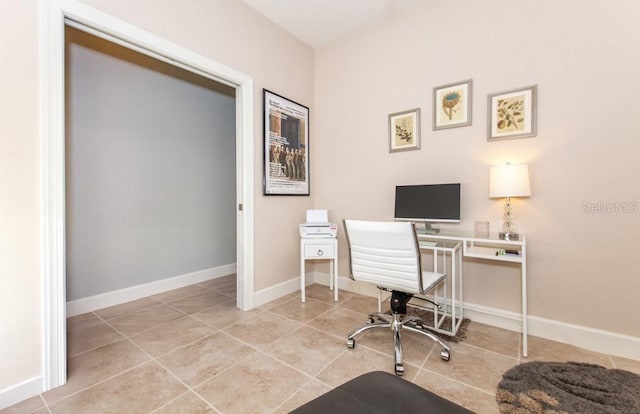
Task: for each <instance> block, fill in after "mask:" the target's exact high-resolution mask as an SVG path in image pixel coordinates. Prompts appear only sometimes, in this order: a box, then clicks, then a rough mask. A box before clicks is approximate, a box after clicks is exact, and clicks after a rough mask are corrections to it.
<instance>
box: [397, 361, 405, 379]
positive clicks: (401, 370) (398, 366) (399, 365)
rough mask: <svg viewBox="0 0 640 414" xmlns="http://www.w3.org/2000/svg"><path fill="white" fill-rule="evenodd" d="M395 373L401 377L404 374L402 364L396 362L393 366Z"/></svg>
mask: <svg viewBox="0 0 640 414" xmlns="http://www.w3.org/2000/svg"><path fill="white" fill-rule="evenodd" d="M395 372H396V375H397V376H399V377H401V376H403V375H404V366H403V365H402V364H396V367H395Z"/></svg>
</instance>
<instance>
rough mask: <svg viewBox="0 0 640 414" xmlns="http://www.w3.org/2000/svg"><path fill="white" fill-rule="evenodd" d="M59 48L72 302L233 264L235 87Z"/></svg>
mask: <svg viewBox="0 0 640 414" xmlns="http://www.w3.org/2000/svg"><path fill="white" fill-rule="evenodd" d="M66 40H67V48H66V59H67V61H66V62H67V63H66V64H67V82H66V87H67V94H66V96H67V130H66V131H67V134H66V148H67V155H66V160H65V165H66V169H67V181H66V196H67V202H66V213H67V220H66V224H67V233H66V236H67V237H66V247H67V249H66V251H67V261H66V264H67V300H68V301H70V300H76V299H80V298H86V297H89V296H93V295H97V294H100V293H106V292H111V291H114V290H118V289H123V288H126V287H131V286H136V285H141V284H146V283H149V282H152V281H157V280H160V279H165V278H168V277H172V276H178V275H183V274H187V273H192V272H195V271H200V270H205V269H210V268H213V267H218V266H223V265H229V264H234V263H235V262H236V252H235V246H236V226H235V224H236V223H235V214H236V213H235V209H236V189H235V181H236V180H235V176H236V174H235V172H236V171H235V169H236V164H235V159H236V154H235V145H236V136H235V123H236V119H235V99H234V96H235V90H234V89H233V88H230V87H227V86H224V85H221V84H219V83H217V82H214V81H212V80H209V79H205V78H198V77H197V76H194V75H192V74H190V73H188V72H186V71H183V70H180V69H177V68H175V67H173V66H170V65H168V64H165V63H161V62H158V61H156V60H154V59H151V58H148V57H146V56H143V55H140V54H138V53H136V52H133V51H129V50H127V49H125V48H123V47H121V46H117V45H114V44H113V43H109V42H107V41H105V40H102V39H99V38H96V37H94V36H91V35H88V34H85V33H83V32H81V31H79V30H76V29H72V28H67V32H66Z"/></svg>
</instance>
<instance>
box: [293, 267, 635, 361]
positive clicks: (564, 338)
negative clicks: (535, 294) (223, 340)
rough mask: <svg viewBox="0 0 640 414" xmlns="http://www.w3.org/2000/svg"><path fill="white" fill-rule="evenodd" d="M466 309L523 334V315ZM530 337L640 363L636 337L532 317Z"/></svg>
mask: <svg viewBox="0 0 640 414" xmlns="http://www.w3.org/2000/svg"><path fill="white" fill-rule="evenodd" d="M310 279H313V280H314V281H315V283H320V284H322V285H326V286H328V285H329V275H328V274H322V273H315V274H314V275H313V277H312V278H310ZM338 279H339V280H338V285H339V288H340V289H342V290H348V291H350V292H355V293H360V294H362V295H367V296H373V297H378V290H377V289H376V288H375V287H374V286H373V285H371V284H369V283H358V282H354V281H353V280H351V279H349V278H346V277H342V276H341V277H339V278H338ZM298 280H299V279H298ZM463 308H464V316H465V317H466V318H469V319H471V320H472V321H476V322H479V323H484V324H486V325H491V326H495V327H498V328H502V329H507V330H510V331H515V332H521V324H520V317H521V316H520V314H519V313H516V312H510V311H505V310H502V309H497V308H492V307H488V306H483V305H477V304H474V303H469V302H465V303H464V306H463ZM529 335H535V336H539V337H541V338H546V339H550V340H552V341H556V342H562V343H565V344H570V345H574V346H577V347H580V348H584V349H588V350H590V351H595V352H601V353H603V354H609V355H616V356H620V357H623V358H630V359H634V360H637V361H640V338H638V337H634V336H629V335H622V334H619V333H615V332H609V331H604V330H601V329H594V328H590V327H587V326H581V325H575V324H571V323H566V322H562V321H557V320H553V319H545V318H540V317H537V316H531V315H530V316H529Z"/></svg>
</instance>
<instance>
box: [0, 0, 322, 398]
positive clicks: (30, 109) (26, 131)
mask: <svg viewBox="0 0 640 414" xmlns="http://www.w3.org/2000/svg"><path fill="white" fill-rule="evenodd" d="M83 3H85V4H87V5H89V6H92V7H95V8H98V9H100V10H102V11H104V12H106V13H108V14H110V15H112V16H114V17H116V18H119V19H122V20H124V21H126V22H128V23H130V24H133V25H137V26H139V27H141V28H142V29H145V30H147V31H149V32H151V33H153V34H155V35H156V36H159V37H163V38H166V39H168V40H169V41H171V42H174V43H177V44H179V45H181V46H183V47H185V48H187V49H190V50H193V51H194V52H196V53H199V54H201V55H204V56H206V57H207V58H209V59H212V60H214V61H217V62H220V63H222V64H224V65H226V66H229V67H231V68H234V69H236V70H238V71H240V72H243V73H245V74H247V75H248V76H251V77H252V78H253V81H254V87H255V90H254V97H255V101H254V107H255V108H256V111H255V114H254V124H255V145H254V148H255V154H254V158H255V159H256V160H261V159H262V148H263V146H262V112H261V110H258V109H259V108H261V107H262V89H263V88H267V89H269V90H272V91H274V92H277V93H279V94H281V95H283V96H286V97H289V98H291V99H293V100H295V101H297V102H300V103H302V104H305V105H307V106H312V103H313V74H314V68H313V50H312V49H311V48H310V47H308V46H306V45H305V44H303V43H302V42H300V41H298V40H296V39H294V38H293V37H291V36H290V35H289V34H288V33H286V32H285V31H284V30H282V29H280V28H277V27H276V26H274V25H273V24H272V23H270V22H269V21H268V20H267V19H266V18H264V17H263V16H261V15H260V14H258V13H257V12H255V11H253V9H250V8H249V7H248V6H246V5H245V4H244V3H242V2H240V1H236V0H214V1H212V0H190V1H188V2H182V3H180V4H179V5H178V4H177V3H176V2H174V1H170V0H140V1H135V2H131V1H124V0H108V1H101V0H86V1H83ZM0 6H1V7H2V9H3V10H8V11H10V12H7V13H2V15H1V16H0V35H2V37H1V38H2V41H1V42H0V57H1V58H2V61H3V62H11V64H10V65H2V66H1V69H0V86H1V89H2V91H3V99H2V100H1V102H0V109H1V111H0V117H1V118H0V143H1V147H0V148H1V151H0V169H1V170H0V235H1V236H0V237H1V238H0V243H1V244H0V247H1V250H0V255H1V256H0V259H1V260H0V274H1V277H0V367H2V369H1V370H0V397H2V396H3V395H6V394H7V393H12V392H14V391H15V390H16V389H18V388H20V389H24V388H23V386H24V385H25V384H27V383H28V384H29V385H32V384H36V385H37V384H38V383H37V380H38V378H39V377H40V376H41V375H42V366H41V365H42V362H41V352H42V331H41V329H42V328H41V323H42V321H41V308H42V297H41V293H42V289H41V280H40V266H41V263H40V248H39V246H40V234H39V225H40V214H41V210H40V200H39V195H38V194H39V185H40V183H39V173H40V167H41V166H40V158H39V151H40V147H39V142H38V127H39V124H38V111H39V108H38V105H39V92H40V91H39V86H38V82H39V78H38V70H39V66H38V65H39V62H38V48H39V45H38V31H39V26H38V1H37V0H0ZM42 47H47V45H46V44H43V45H42ZM313 122H314V118H313V109H312V110H311V133H310V138H311V145H312V146H313V145H315V141H314V139H315V135H314V129H313V128H314V125H313ZM256 162H258V161H256ZM254 180H255V182H256V183H261V182H262V170H261V163H260V164H258V165H257V166H256V169H255V177H254ZM312 180H313V177H312ZM312 205H313V189H312V196H311V197H263V196H262V188H261V187H260V186H259V184H258V186H257V188H256V191H255V217H256V219H255V289H256V290H259V289H264V288H266V287H270V286H273V285H276V284H278V283H280V282H282V281H285V280H288V279H290V278H292V277H295V276H296V275H297V273H298V263H299V262H298V251H297V249H298V237H297V225H298V223H299V222H300V220H302V219H303V217H304V211H305V210H306V209H307V208H311V207H312ZM282 229H291V231H290V233H288V232H286V231H282ZM274 234H277V235H278V237H274ZM34 381H36V382H34Z"/></svg>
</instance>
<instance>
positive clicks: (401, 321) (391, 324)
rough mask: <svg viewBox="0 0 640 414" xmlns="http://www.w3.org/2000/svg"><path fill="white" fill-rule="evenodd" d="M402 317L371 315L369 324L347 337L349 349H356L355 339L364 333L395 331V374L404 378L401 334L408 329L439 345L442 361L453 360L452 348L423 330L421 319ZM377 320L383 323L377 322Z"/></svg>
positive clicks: (397, 315)
mask: <svg viewBox="0 0 640 414" xmlns="http://www.w3.org/2000/svg"><path fill="white" fill-rule="evenodd" d="M401 316H402V315H400V314H398V313H394V314H391V315H389V314H386V313H371V314H369V320H368V321H369V323H367V324H366V325H364V326H361V327H359V328H357V329H355V330H354V331H352V332H351V333H350V334H349V335H348V336H347V347H348V348H354V347H355V346H356V340H355V337H356V336H357V335H360V334H361V333H363V332H366V331H368V330H369V329H378V328H391V330H392V331H393V349H394V358H395V373H396V375H398V376H402V375H403V374H404V365H403V363H402V342H401V340H400V339H401V337H400V333H401V332H402V329H406V330H408V331H411V332H416V333H419V334H421V335H424V336H427V337H429V338H431V340H433V341H434V342H436V343H438V344H439V345H440V346H441V347H442V349H441V351H440V358H441V359H442V360H444V361H448V360H449V359H450V358H451V354H450V352H449V350H450V349H451V348H450V347H449V346H448V345H447V344H445V343H444V342H442V341H441V340H440V338H438V337H437V336H435V335H434V334H432V333H431V332H429V331H427V330H426V328H423V327H422V326H423V325H422V320H421V319H420V318H418V317H416V316H405V317H404V318H402V317H401ZM376 318H377V319H379V320H380V321H381V322H375V319H376Z"/></svg>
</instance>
